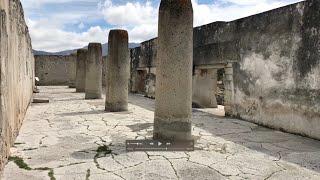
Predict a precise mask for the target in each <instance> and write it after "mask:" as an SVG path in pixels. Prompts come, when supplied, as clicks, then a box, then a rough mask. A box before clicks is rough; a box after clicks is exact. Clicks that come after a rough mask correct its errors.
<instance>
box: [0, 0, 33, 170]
mask: <svg viewBox="0 0 320 180" xmlns="http://www.w3.org/2000/svg"><path fill="white" fill-rule="evenodd" d="M33 87H34V58H33V54H32V47H31V40H30V36H29V32H28V27H27V26H26V23H25V19H24V12H23V9H22V6H21V3H20V1H19V0H0V171H1V170H2V168H3V166H4V164H5V163H6V161H7V159H8V156H9V151H10V147H11V146H12V145H13V143H14V140H15V138H16V136H17V135H18V132H19V129H20V126H21V124H22V121H23V119H24V116H25V113H26V110H27V108H28V106H29V104H30V102H31V99H32V93H33Z"/></svg>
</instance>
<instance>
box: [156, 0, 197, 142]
mask: <svg viewBox="0 0 320 180" xmlns="http://www.w3.org/2000/svg"><path fill="white" fill-rule="evenodd" d="M158 29H159V30H158V33H159V38H158V54H157V70H156V74H157V81H156V109H155V117H154V120H155V124H154V128H155V129H154V138H155V139H174V140H179V139H191V105H192V55H193V46H192V45H193V8H192V3H191V1H190V0H187V1H185V0H177V1H165V0H162V1H161V3H160V8H159V24H158Z"/></svg>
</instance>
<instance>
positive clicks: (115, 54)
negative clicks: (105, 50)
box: [105, 30, 130, 112]
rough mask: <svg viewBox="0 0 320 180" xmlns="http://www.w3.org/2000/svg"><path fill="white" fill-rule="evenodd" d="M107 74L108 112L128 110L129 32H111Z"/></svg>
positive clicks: (106, 108)
mask: <svg viewBox="0 0 320 180" xmlns="http://www.w3.org/2000/svg"><path fill="white" fill-rule="evenodd" d="M108 44H109V54H108V61H107V71H106V72H107V74H106V76H107V77H106V106H105V110H106V111H111V112H119V111H127V110H128V93H129V92H128V88H129V87H128V84H129V76H130V75H129V73H130V59H129V48H128V32H127V31H125V30H111V31H110V33H109V43H108Z"/></svg>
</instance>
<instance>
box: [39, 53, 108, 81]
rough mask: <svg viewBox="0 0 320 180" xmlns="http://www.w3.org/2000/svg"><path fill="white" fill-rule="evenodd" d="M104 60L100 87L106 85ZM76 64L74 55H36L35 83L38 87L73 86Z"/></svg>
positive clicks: (104, 60)
mask: <svg viewBox="0 0 320 180" xmlns="http://www.w3.org/2000/svg"><path fill="white" fill-rule="evenodd" d="M106 60H107V57H106V56H104V57H103V68H102V85H103V86H105V85H106V81H105V74H106V72H105V71H106V63H105V62H106ZM76 62H77V56H76V55H75V54H72V55H68V56H57V55H49V56H48V55H39V56H38V55H37V56H35V72H36V77H39V79H40V81H39V82H36V85H39V86H57V85H60V86H74V85H75V79H76Z"/></svg>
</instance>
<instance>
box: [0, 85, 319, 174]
mask: <svg viewBox="0 0 320 180" xmlns="http://www.w3.org/2000/svg"><path fill="white" fill-rule="evenodd" d="M40 91H41V93H40V94H37V95H36V97H37V98H41V97H42V98H49V99H50V103H48V104H32V106H31V107H30V108H29V110H28V112H27V116H26V119H25V121H24V124H23V126H22V128H21V131H20V134H19V136H18V137H17V140H16V143H15V144H14V147H13V148H12V149H11V152H12V154H11V157H10V161H9V162H8V164H7V165H6V167H5V170H4V172H3V177H2V179H5V180H23V179H25V180H33V179H34V180H38V179H39V180H40V179H41V180H42V179H51V180H54V179H57V180H59V179H66V180H69V179H76V180H78V179H79V180H81V179H83V180H87V179H90V180H96V179H97V180H100V179H101V180H113V179H115V180H116V179H132V180H137V179H146V180H149V179H186V180H189V179H190V180H192V179H197V180H198V179H199V180H201V179H210V180H211V179H320V141H316V140H312V139H309V138H305V137H301V136H297V135H292V134H287V133H283V132H279V131H275V130H271V129H267V128H264V127H261V126H258V125H255V124H252V123H249V122H245V121H241V120H237V119H230V118H224V117H219V116H215V115H213V112H215V113H217V112H220V111H219V110H217V109H205V110H199V109H194V110H193V136H194V138H195V139H196V141H197V142H196V150H195V151H194V152H126V151H125V144H124V142H125V140H128V139H151V138H152V129H153V111H154V100H151V99H147V98H145V97H143V96H139V95H130V104H129V112H124V113H107V112H104V100H103V99H102V100H84V94H81V93H75V92H74V91H75V90H74V89H69V88H67V87H40Z"/></svg>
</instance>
